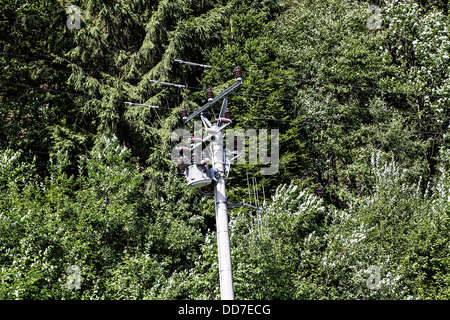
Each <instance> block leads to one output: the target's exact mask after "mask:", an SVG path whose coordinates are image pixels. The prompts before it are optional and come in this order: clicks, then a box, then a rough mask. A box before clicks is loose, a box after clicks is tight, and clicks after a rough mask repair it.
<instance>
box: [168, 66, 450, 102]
mask: <svg viewBox="0 0 450 320" xmlns="http://www.w3.org/2000/svg"><path fill="white" fill-rule="evenodd" d="M174 61H177V60H174ZM191 65H193V66H195V65H197V64H196V63H194V62H192V64H191ZM198 65H200V64H198ZM209 67H210V68H211V69H217V70H227V71H229V70H232V68H221V67H216V66H209ZM242 72H243V73H245V74H252V75H257V76H262V77H272V78H279V79H284V80H291V81H299V82H304V83H314V84H318V85H322V86H324V85H332V86H335V87H346V88H350V89H362V90H372V91H379V92H386V93H390V94H403V95H413V96H423V97H430V98H446V99H448V98H450V95H449V96H444V95H435V94H431V93H414V92H406V91H395V90H388V89H382V88H377V87H370V86H364V85H359V84H348V83H338V82H329V81H319V80H314V79H304V78H296V77H287V76H280V75H275V74H270V73H261V72H253V71H245V70H243V71H242Z"/></svg>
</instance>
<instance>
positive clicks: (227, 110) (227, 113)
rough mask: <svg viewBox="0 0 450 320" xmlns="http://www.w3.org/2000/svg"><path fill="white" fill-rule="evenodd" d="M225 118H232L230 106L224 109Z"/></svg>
mask: <svg viewBox="0 0 450 320" xmlns="http://www.w3.org/2000/svg"><path fill="white" fill-rule="evenodd" d="M225 118H227V119H230V120H231V119H233V115H232V114H231V111H230V108H227V109H226V110H225Z"/></svg>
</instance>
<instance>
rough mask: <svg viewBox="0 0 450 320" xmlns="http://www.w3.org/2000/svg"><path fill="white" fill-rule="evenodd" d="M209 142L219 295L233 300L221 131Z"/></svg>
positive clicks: (215, 125) (224, 298) (223, 298)
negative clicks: (211, 158)
mask: <svg viewBox="0 0 450 320" xmlns="http://www.w3.org/2000/svg"><path fill="white" fill-rule="evenodd" d="M213 128H214V129H217V124H214V126H213ZM211 143H212V144H213V165H214V168H215V175H216V179H217V183H216V185H215V186H214V196H215V204H216V228H217V246H218V253H219V277H220V297H221V299H222V300H234V290H233V272H232V269H231V250H230V237H229V232H228V205H227V196H226V187H225V163H224V153H223V131H220V132H218V133H217V135H216V136H215V139H214V141H212V142H211Z"/></svg>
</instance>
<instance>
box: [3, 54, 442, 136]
mask: <svg viewBox="0 0 450 320" xmlns="http://www.w3.org/2000/svg"><path fill="white" fill-rule="evenodd" d="M0 54H4V55H10V56H13V57H18V58H24V59H31V60H34V61H45V62H48V63H51V64H57V65H63V66H67V67H69V66H71V65H76V64H74V63H61V62H56V61H51V60H48V59H45V58H41V57H32V56H25V55H19V54H15V53H11V52H0ZM190 65H193V66H196V65H199V66H202V64H196V63H193V62H191V63H190ZM207 66H208V67H211V68H212V69H213V68H217V67H214V66H209V65H207ZM80 68H82V69H84V70H89V71H94V72H99V73H105V74H109V73H107V72H104V71H101V70H97V69H92V68H84V67H80ZM219 69H223V68H219ZM243 72H244V73H249V74H255V75H260V76H270V77H278V78H282V79H288V80H299V81H304V80H307V79H300V78H292V77H284V76H278V75H273V74H266V73H255V72H250V71H243ZM109 75H111V76H114V75H112V74H109ZM129 79H135V80H141V79H138V78H129ZM149 81H150V82H151V83H155V84H160V85H165V86H173V87H177V88H184V89H190V90H201V91H203V90H204V89H203V88H199V87H194V86H188V85H179V84H173V83H168V82H162V81H156V80H149ZM308 81H309V82H314V83H318V82H316V81H314V80H308ZM2 82H4V83H8V84H11V85H18V86H22V87H28V88H34V89H39V90H45V91H48V92H55V93H66V94H70V95H77V96H83V97H87V98H97V99H101V98H100V97H96V96H93V95H90V96H89V95H86V94H81V93H75V92H68V91H64V90H58V89H49V88H42V87H36V86H32V85H28V84H23V83H17V82H10V81H2ZM320 84H333V85H339V86H348V87H351V88H364V89H374V90H379V91H383V89H379V88H373V87H364V86H355V85H347V84H338V83H331V82H320ZM389 93H401V94H414V93H408V92H398V91H389ZM231 94H232V95H240V96H245V97H255V98H263V99H273V100H279V101H285V102H302V100H301V99H294V98H286V97H274V96H267V95H256V94H247V93H241V92H238V93H231ZM414 95H416V96H417V95H419V96H432V95H428V94H414ZM435 97H440V98H448V97H446V96H435ZM334 106H335V107H344V108H353V109H360V110H368V111H370V110H374V111H375V110H376V111H379V110H378V109H373V108H367V107H358V106H348V105H345V106H342V105H338V104H336V105H334ZM160 109H173V108H164V107H160ZM155 111H156V110H155ZM383 112H395V113H404V114H411V115H417V113H414V112H410V111H406V110H387V109H384V110H383ZM156 114H157V117H158V118H159V119H161V117H160V116H159V114H158V113H157V111H156ZM212 114H213V115H214V116H215V113H214V112H213V113H212ZM433 118H434V117H433ZM261 119H262V118H261ZM263 119H264V120H272V121H282V122H289V121H291V120H285V119H273V118H263ZM334 125H337V124H334ZM347 127H348V126H347ZM423 132H424V133H431V132H430V131H423ZM433 133H434V134H439V133H437V132H433Z"/></svg>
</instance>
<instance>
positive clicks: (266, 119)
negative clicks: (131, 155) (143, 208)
mask: <svg viewBox="0 0 450 320" xmlns="http://www.w3.org/2000/svg"><path fill="white" fill-rule="evenodd" d="M2 82H3V83H8V84H11V85H18V86H21V87H27V88H33V89H38V90H43V91H48V92H56V93H65V94H68V95H75V96H78V97H86V98H96V99H99V100H101V98H100V97H95V96H88V95H84V94H80V93H76V92H69V91H64V90H58V89H49V88H42V87H36V86H32V85H28V84H23V83H17V82H10V81H2ZM269 98H270V97H269ZM124 103H125V102H124ZM158 109H164V110H171V111H172V110H176V109H178V107H172V108H171V107H158ZM154 110H155V111H156V109H154ZM203 113H204V114H208V115H212V116H215V114H214V113H212V112H203ZM157 116H158V118H159V119H161V118H160V116H159V114H157ZM235 118H236V119H239V118H246V119H247V120H264V121H275V122H285V123H292V122H296V123H299V124H309V125H321V126H332V127H345V128H353V129H363V128H364V127H362V126H351V125H344V124H337V123H327V122H323V121H315V122H312V121H299V120H290V119H277V118H265V117H255V116H251V117H248V118H247V117H245V116H235ZM147 120H148V119H147ZM152 126H153V127H154V125H153V123H152ZM154 128H155V127H154ZM155 129H156V128H155ZM379 129H381V130H385V131H386V130H389V129H388V128H380V127H379ZM401 131H403V132H407V133H416V134H419V133H420V134H432V135H441V134H442V133H440V132H437V131H405V130H401Z"/></svg>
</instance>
